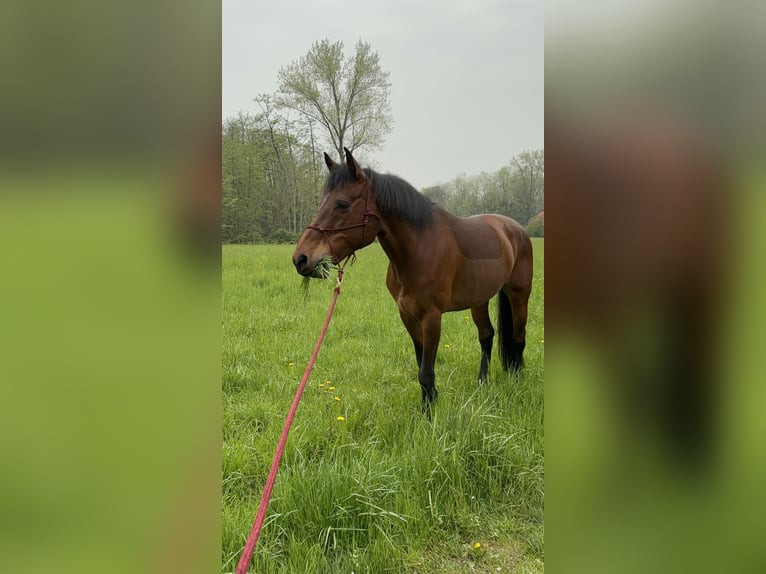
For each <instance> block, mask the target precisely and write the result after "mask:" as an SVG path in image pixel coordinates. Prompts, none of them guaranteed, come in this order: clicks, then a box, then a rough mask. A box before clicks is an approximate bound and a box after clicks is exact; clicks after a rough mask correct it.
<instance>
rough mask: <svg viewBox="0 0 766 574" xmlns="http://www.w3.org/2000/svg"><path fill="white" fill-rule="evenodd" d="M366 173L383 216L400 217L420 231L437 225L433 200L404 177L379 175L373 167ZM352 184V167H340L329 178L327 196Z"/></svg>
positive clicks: (365, 169)
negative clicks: (345, 184)
mask: <svg viewBox="0 0 766 574" xmlns="http://www.w3.org/2000/svg"><path fill="white" fill-rule="evenodd" d="M364 173H365V175H367V179H369V180H370V184H371V185H372V193H373V195H374V196H375V203H376V204H377V205H378V208H379V209H380V211H381V213H382V214H383V215H393V216H395V217H399V218H401V219H403V220H404V221H406V222H407V223H409V224H410V225H412V226H413V227H418V228H420V227H425V226H426V225H429V224H430V223H431V222H432V221H433V204H432V203H431V200H429V199H428V198H427V197H426V196H424V195H423V194H422V193H420V192H419V191H418V190H417V189H415V188H414V187H412V185H410V184H409V183H407V182H406V181H404V180H403V179H402V178H401V177H399V176H396V175H392V174H390V173H386V174H383V173H378V172H376V171H374V170H373V169H371V168H369V167H366V168H364ZM352 181H355V178H354V176H353V175H351V172H350V171H349V170H348V167H347V166H345V165H342V164H341V165H338V166H337V167H335V168H333V170H332V171H331V172H330V175H328V176H327V181H326V182H325V186H324V193H328V192H329V191H330V190H331V189H335V188H336V187H338V186H339V185H342V184H344V183H348V182H352Z"/></svg>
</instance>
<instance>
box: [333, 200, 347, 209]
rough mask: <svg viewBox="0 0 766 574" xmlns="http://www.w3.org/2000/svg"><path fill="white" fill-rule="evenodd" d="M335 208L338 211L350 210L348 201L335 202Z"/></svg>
mask: <svg viewBox="0 0 766 574" xmlns="http://www.w3.org/2000/svg"><path fill="white" fill-rule="evenodd" d="M335 207H337V208H338V209H348V202H347V201H343V200H341V201H337V202H335Z"/></svg>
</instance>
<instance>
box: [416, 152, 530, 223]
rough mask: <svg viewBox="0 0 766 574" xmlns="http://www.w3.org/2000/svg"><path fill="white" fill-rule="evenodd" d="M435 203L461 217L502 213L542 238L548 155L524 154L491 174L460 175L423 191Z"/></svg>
mask: <svg viewBox="0 0 766 574" xmlns="http://www.w3.org/2000/svg"><path fill="white" fill-rule="evenodd" d="M421 191H422V192H423V194H424V195H425V196H426V197H428V198H430V199H431V200H432V201H434V202H435V203H437V204H439V205H441V206H442V207H444V208H445V209H446V210H447V211H449V212H450V213H453V214H455V215H459V216H463V217H465V216H468V215H475V214H477V213H500V214H502V215H507V216H508V217H512V218H513V219H515V220H516V221H518V222H520V223H521V224H522V225H525V226H526V227H527V230H528V231H529V232H530V234H531V235H533V236H536V237H542V236H543V235H544V233H543V231H544V230H543V223H544V214H543V204H544V201H545V152H544V151H543V150H534V151H524V152H522V153H520V154H519V155H517V156H515V157H513V158H512V159H511V161H510V162H509V164H508V165H505V166H503V167H501V168H500V169H498V170H497V171H495V172H492V173H481V174H479V175H473V176H466V175H459V176H457V177H455V178H454V179H452V180H450V181H449V182H447V183H445V184H442V185H435V186H432V187H427V188H425V189H423V190H421Z"/></svg>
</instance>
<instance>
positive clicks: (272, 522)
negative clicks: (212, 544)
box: [222, 240, 544, 574]
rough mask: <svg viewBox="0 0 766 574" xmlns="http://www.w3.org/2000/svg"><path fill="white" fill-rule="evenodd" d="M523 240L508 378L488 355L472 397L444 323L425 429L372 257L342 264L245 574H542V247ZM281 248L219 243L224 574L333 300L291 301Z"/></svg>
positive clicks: (457, 339) (460, 317) (455, 329)
mask: <svg viewBox="0 0 766 574" xmlns="http://www.w3.org/2000/svg"><path fill="white" fill-rule="evenodd" d="M534 246H535V264H536V269H535V282H534V287H533V294H532V298H531V300H530V312H529V324H528V328H527V349H526V353H525V359H526V365H527V367H526V369H525V371H524V373H523V374H522V375H521V376H519V377H517V378H516V379H514V378H513V377H511V376H509V375H508V374H506V373H504V372H503V371H502V369H501V367H500V365H499V360H498V358H497V356H495V357H494V358H493V362H492V370H491V377H490V381H489V382H488V383H487V384H485V385H482V386H478V385H477V383H476V380H475V379H476V375H477V373H478V368H479V356H480V354H479V353H480V351H479V343H478V340H477V335H476V329H475V326H474V325H473V322H472V321H471V320H470V313H469V312H467V311H466V312H457V313H450V314H447V315H445V316H444V317H443V321H442V339H441V343H440V350H439V356H438V358H437V363H436V385H437V388H438V389H439V393H440V395H439V402H438V404H437V406H436V408H435V410H434V416H433V421H432V422H429V421H428V420H426V419H425V418H424V417H423V415H422V414H421V411H420V387H419V385H418V383H417V369H416V363H415V354H414V351H413V349H412V343H411V341H410V339H409V336H408V335H407V332H406V331H405V329H404V326H403V325H402V324H401V322H400V320H399V316H398V313H397V310H396V305H395V303H394V301H393V300H392V299H391V297H390V295H389V294H388V291H387V290H386V287H385V273H386V266H387V264H388V261H387V259H386V257H385V254H384V253H383V251H382V250H381V249H380V247H379V246H378V245H377V244H374V245H372V246H370V247H368V248H367V249H365V250H364V251H362V252H360V253H359V257H358V260H357V262H356V263H355V264H354V265H353V266H352V267H349V268H347V270H346V274H345V277H344V281H343V287H342V293H341V295H340V298H339V300H338V305H337V308H336V311H335V316H334V317H333V321H332V323H331V325H330V328H329V331H328V334H327V337H326V339H325V342H324V345H323V347H322V350H321V351H320V353H319V358H318V359H317V362H316V365H315V367H314V371H313V373H312V375H311V377H310V379H309V382H308V386H307V388H306V392H305V394H304V396H303V400H302V402H301V405H300V408H299V409H298V413H297V416H296V418H295V422H294V423H293V428H292V431H291V433H290V439H289V441H288V444H287V449H286V451H285V455H284V458H283V459H282V465H281V468H280V471H279V475H278V477H277V482H276V487H275V489H274V493H273V497H272V501H271V505H270V507H269V513H268V517H267V519H266V523H265V526H264V529H263V531H262V533H261V538H260V540H259V543H258V546H257V548H256V552H255V557H254V560H253V567H252V571H253V572H259V573H270V572H271V573H274V572H280V573H281V572H295V573H301V574H303V573H310V572H316V573H328V574H330V573H332V574H335V573H341V572H345V573H349V572H355V573H356V574H361V573H366V572H369V573H376V574H377V573H382V572H419V573H420V572H422V573H431V572H447V573H458V572H496V571H498V569H500V570H499V571H502V572H541V571H542V570H543V558H544V548H543V528H544V526H543V506H544V494H543V483H544V465H543V458H544V457H543V356H544V355H543V342H542V339H543V240H534ZM292 250H293V248H292V246H265V245H264V246H225V247H224V248H223V309H224V311H223V313H224V314H223V333H224V341H223V401H222V402H223V492H222V499H223V500H222V505H223V556H222V571H223V572H231V571H233V570H234V568H235V566H236V563H237V561H238V560H239V555H240V552H241V550H242V547H243V545H244V542H245V539H246V537H247V534H248V533H249V531H250V528H251V526H252V521H253V518H254V516H255V512H256V509H257V506H258V501H259V498H260V495H261V490H262V488H263V485H264V483H265V480H266V476H267V474H268V470H269V466H270V463H271V459H272V456H273V454H274V449H275V447H276V444H277V440H278V438H279V434H280V432H281V428H282V425H283V423H284V418H285V415H286V413H287V411H288V409H289V407H290V403H291V401H292V399H293V395H294V392H295V389H296V388H297V384H298V381H299V380H300V377H301V375H302V374H303V370H304V368H305V367H306V363H307V362H308V358H309V356H310V354H311V350H312V349H313V346H314V344H315V342H316V338H317V336H318V335H319V330H320V328H321V325H322V321H323V319H324V316H325V314H326V312H327V308H328V306H329V304H330V301H331V298H332V289H333V287H334V284H335V280H334V278H333V279H332V280H330V281H312V285H311V289H310V290H309V292H308V297H307V299H306V300H305V302H304V297H303V293H302V291H301V278H300V277H299V276H298V275H297V274H296V273H295V271H294V269H293V267H292V264H291V262H290V256H291V254H292ZM494 305H495V302H494V300H493V303H492V316H493V317H494V313H495V311H494ZM493 321H494V319H493ZM495 355H497V351H496V352H495ZM336 398H337V399H339V400H337V399H336ZM339 416H342V417H344V419H345V420H343V421H339V420H338V418H337V417H339ZM477 542H479V543H481V548H478V549H477V548H475V544H476V543H477Z"/></svg>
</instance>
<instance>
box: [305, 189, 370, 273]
mask: <svg viewBox="0 0 766 574" xmlns="http://www.w3.org/2000/svg"><path fill="white" fill-rule="evenodd" d="M371 207H372V197H371V194H370V188H369V186H368V187H367V199H366V200H365V206H364V221H362V223H355V224H354V225H346V226H345V227H322V226H321V225H315V224H314V223H311V224H309V225H307V226H306V229H313V230H314V231H320V232H321V233H322V235H324V238H325V239H326V240H327V245H329V246H330V253H332V257H333V259H335V262H336V263H340V259H338V256H337V255H336V254H335V249H333V247H332V241H330V233H335V232H336V231H346V230H347V229H354V228H356V227H361V228H362V243H364V239H365V233H366V231H367V224H368V223H369V222H370V216H372V217H374V218H375V219H377V220H378V221H380V217H378V214H377V213H375V212H374V211H372V209H371ZM355 251H356V250H354V251H352V252H351V254H350V255H348V257H346V259H349V258H350V257H352V256H353V255H354V252H355Z"/></svg>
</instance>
